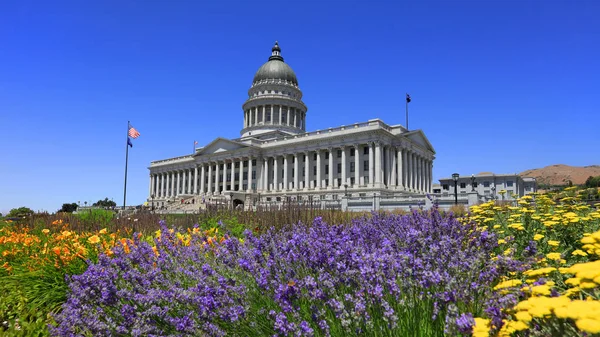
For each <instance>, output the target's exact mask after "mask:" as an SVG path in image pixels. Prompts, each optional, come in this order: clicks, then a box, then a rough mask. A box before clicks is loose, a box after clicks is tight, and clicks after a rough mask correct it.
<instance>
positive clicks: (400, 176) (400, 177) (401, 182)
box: [396, 147, 404, 189]
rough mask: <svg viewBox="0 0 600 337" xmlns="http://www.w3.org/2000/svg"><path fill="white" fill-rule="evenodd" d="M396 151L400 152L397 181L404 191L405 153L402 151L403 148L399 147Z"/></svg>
mask: <svg viewBox="0 0 600 337" xmlns="http://www.w3.org/2000/svg"><path fill="white" fill-rule="evenodd" d="M396 151H397V152H398V171H397V173H396V175H397V179H398V183H397V185H398V187H400V188H402V189H404V179H403V175H404V168H403V164H404V157H403V156H404V151H402V148H401V147H398V148H397V149H396Z"/></svg>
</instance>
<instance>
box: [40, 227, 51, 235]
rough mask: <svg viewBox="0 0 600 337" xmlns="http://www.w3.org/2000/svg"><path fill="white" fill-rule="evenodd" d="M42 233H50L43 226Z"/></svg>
mask: <svg viewBox="0 0 600 337" xmlns="http://www.w3.org/2000/svg"><path fill="white" fill-rule="evenodd" d="M42 233H44V234H48V233H50V230H49V229H46V228H44V229H42Z"/></svg>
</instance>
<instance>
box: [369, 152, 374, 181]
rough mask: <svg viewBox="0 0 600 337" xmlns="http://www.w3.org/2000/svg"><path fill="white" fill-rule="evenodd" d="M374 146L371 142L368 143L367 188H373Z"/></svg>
mask: <svg viewBox="0 0 600 337" xmlns="http://www.w3.org/2000/svg"><path fill="white" fill-rule="evenodd" d="M374 146H375V144H374V143H373V142H370V143H369V186H370V187H373V186H375V174H374V173H375V159H374V157H375V153H374V152H375V151H374V149H373V147H374Z"/></svg>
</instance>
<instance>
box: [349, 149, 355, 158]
mask: <svg viewBox="0 0 600 337" xmlns="http://www.w3.org/2000/svg"><path fill="white" fill-rule="evenodd" d="M350 157H354V148H351V149H350Z"/></svg>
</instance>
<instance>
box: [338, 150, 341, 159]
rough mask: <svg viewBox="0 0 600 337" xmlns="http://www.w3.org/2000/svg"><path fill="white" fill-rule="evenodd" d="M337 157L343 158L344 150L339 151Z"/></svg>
mask: <svg viewBox="0 0 600 337" xmlns="http://www.w3.org/2000/svg"><path fill="white" fill-rule="evenodd" d="M337 157H338V158H342V150H337Z"/></svg>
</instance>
